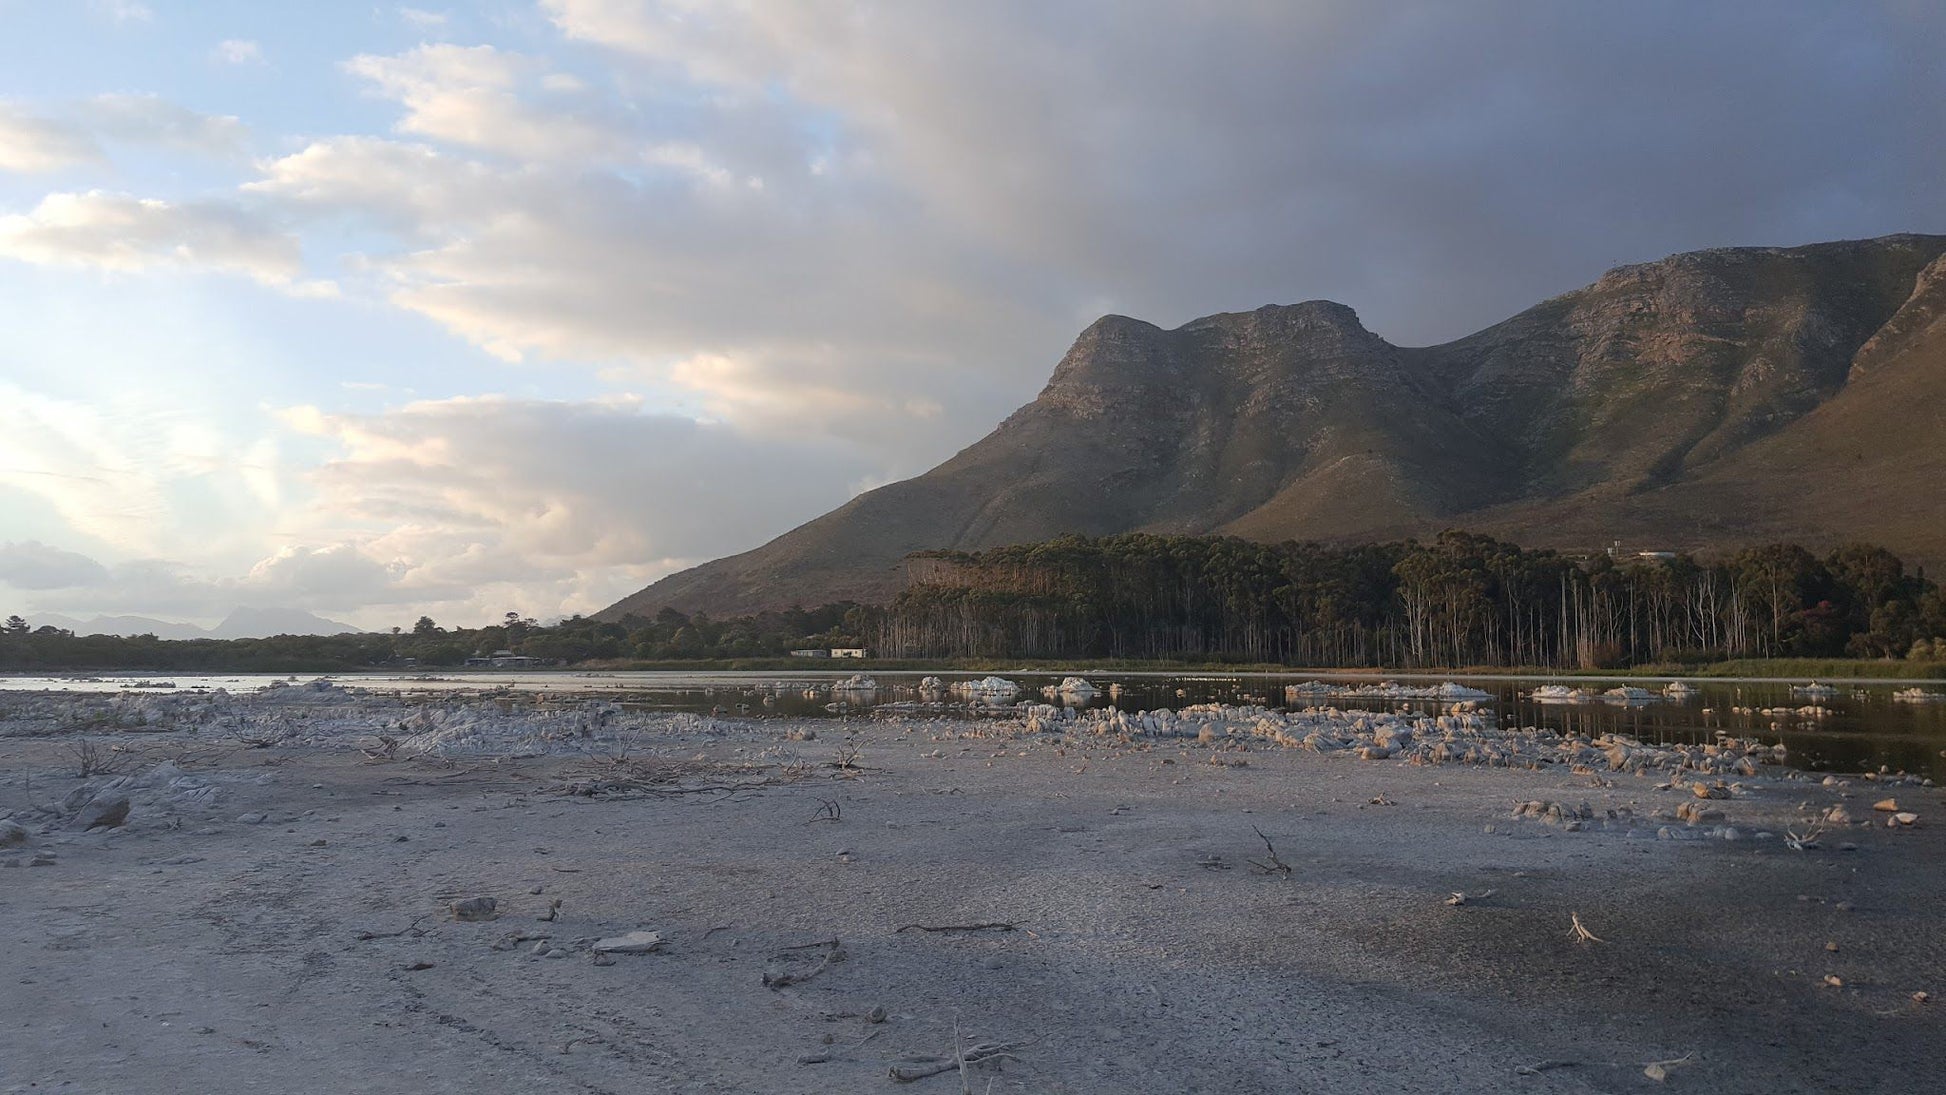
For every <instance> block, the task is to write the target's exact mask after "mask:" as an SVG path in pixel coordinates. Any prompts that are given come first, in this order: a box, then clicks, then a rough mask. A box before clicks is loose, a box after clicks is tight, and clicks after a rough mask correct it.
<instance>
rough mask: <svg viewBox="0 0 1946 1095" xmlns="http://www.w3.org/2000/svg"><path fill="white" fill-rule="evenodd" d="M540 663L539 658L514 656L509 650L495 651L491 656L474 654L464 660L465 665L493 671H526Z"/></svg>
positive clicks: (521, 655) (522, 655) (523, 655)
mask: <svg viewBox="0 0 1946 1095" xmlns="http://www.w3.org/2000/svg"><path fill="white" fill-rule="evenodd" d="M540 661H541V660H540V659H539V658H533V657H529V656H527V655H525V654H516V653H514V652H513V651H511V650H496V651H494V652H493V653H491V654H474V655H473V656H472V657H470V658H468V659H466V664H467V665H470V666H484V667H489V668H493V669H526V668H527V667H529V666H534V665H539V664H540Z"/></svg>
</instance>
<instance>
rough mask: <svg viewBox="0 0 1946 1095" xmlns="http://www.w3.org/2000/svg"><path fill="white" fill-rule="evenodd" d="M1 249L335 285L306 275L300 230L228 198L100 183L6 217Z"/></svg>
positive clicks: (49, 260)
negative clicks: (160, 195)
mask: <svg viewBox="0 0 1946 1095" xmlns="http://www.w3.org/2000/svg"><path fill="white" fill-rule="evenodd" d="M0 256H5V257H7V258H12V259H18V260H19V261H21V262H30V263H34V264H37V265H43V266H83V267H95V268H98V269H102V270H113V271H120V272H138V271H144V270H152V269H155V268H158V267H165V268H176V269H184V270H215V271H223V272H228V273H238V274H244V275H247V276H249V277H251V278H254V279H256V280H257V281H259V282H262V283H264V284H265V285H271V286H276V287H279V288H284V289H288V290H290V291H293V292H298V293H304V294H320V293H329V292H330V291H331V288H332V287H331V286H330V285H329V284H328V283H324V282H313V281H304V280H302V274H303V271H304V266H303V260H302V256H301V254H300V252H299V247H298V242H297V238H296V237H295V236H292V235H290V234H289V233H287V232H283V231H279V230H278V229H276V228H274V227H272V226H271V225H270V224H268V223H266V222H265V221H263V220H262V219H261V218H259V217H257V216H254V215H252V214H251V213H250V212H249V211H247V210H245V209H243V208H241V207H238V206H236V205H234V204H231V203H228V202H195V203H180V204H178V203H171V202H165V201H160V200H158V199H154V198H135V197H130V196H128V195H126V194H110V193H106V192H104V191H100V190H90V191H88V192H86V193H82V194H66V193H56V194H49V195H48V196H47V197H45V198H43V199H41V202H40V204H39V205H37V206H35V207H34V208H33V209H32V210H31V211H29V212H27V213H22V214H15V215H13V216H7V217H0Z"/></svg>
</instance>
